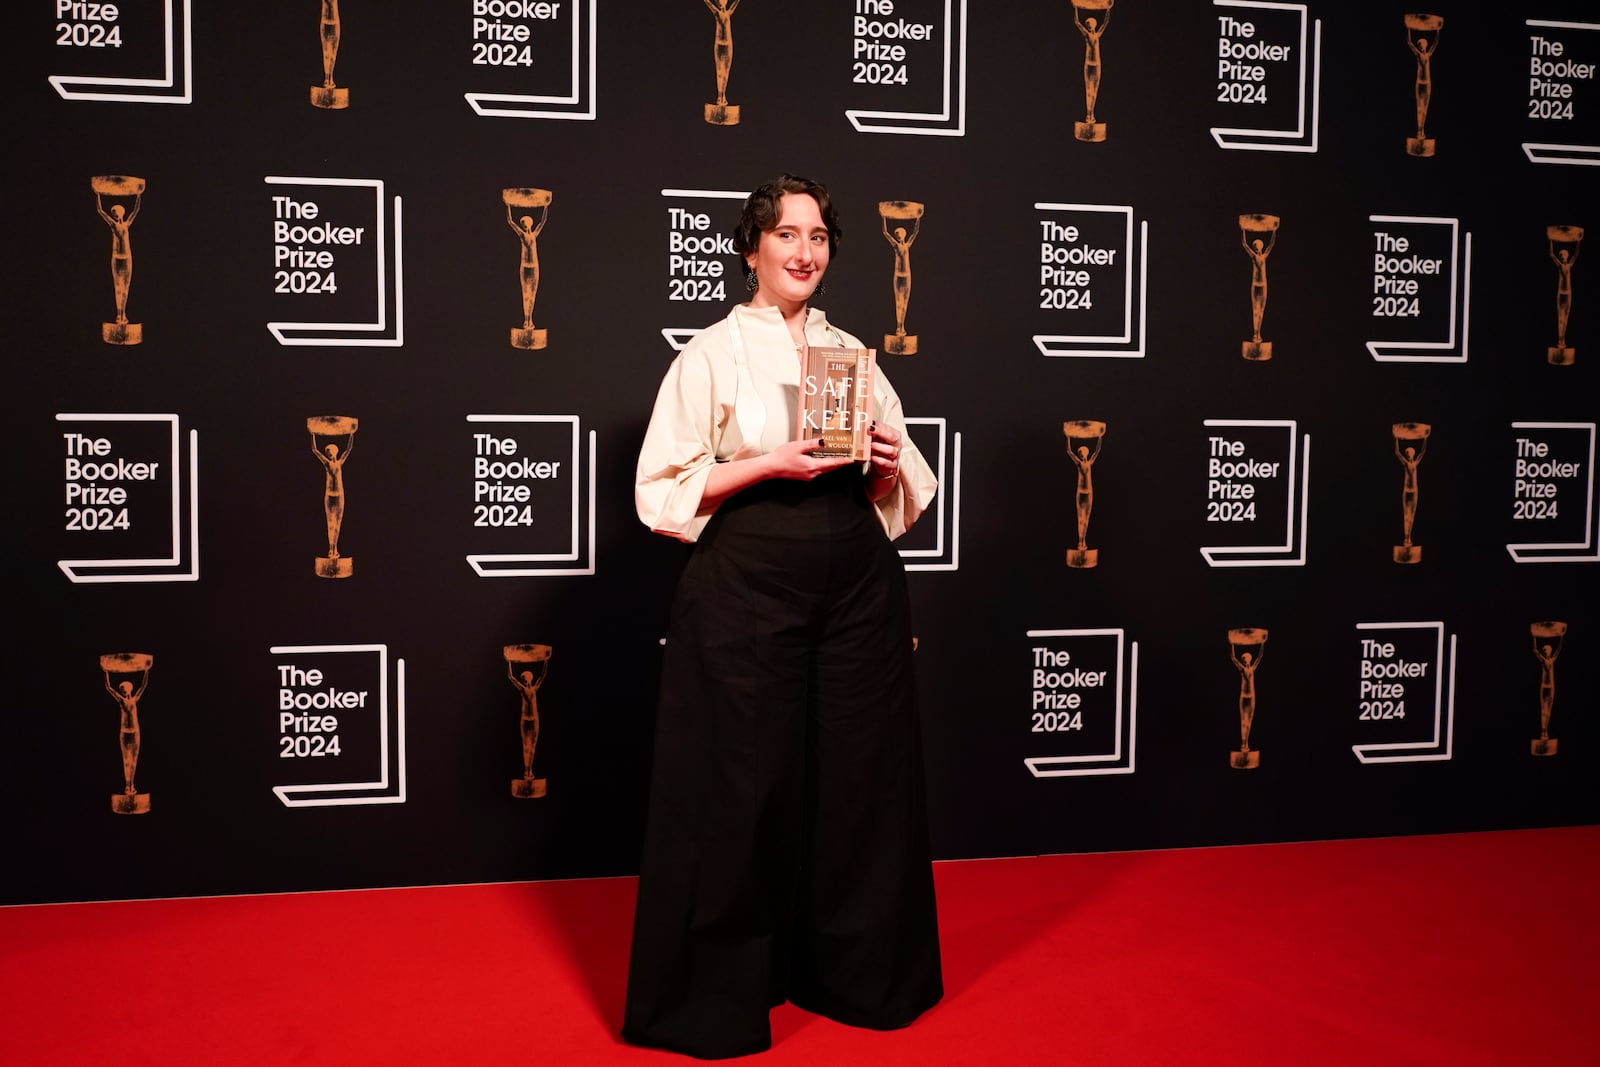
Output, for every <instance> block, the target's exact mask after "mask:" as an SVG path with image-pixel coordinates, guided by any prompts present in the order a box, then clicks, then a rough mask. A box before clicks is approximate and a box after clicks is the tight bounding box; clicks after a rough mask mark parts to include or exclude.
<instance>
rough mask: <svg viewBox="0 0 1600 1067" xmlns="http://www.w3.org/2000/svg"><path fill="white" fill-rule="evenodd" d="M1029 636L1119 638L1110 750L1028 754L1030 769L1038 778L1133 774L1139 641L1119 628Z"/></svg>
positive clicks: (1043, 632)
mask: <svg viewBox="0 0 1600 1067" xmlns="http://www.w3.org/2000/svg"><path fill="white" fill-rule="evenodd" d="M1028 637H1029V638H1039V637H1114V638H1116V641H1117V669H1116V694H1117V695H1116V712H1115V721H1114V723H1113V730H1112V733H1113V737H1114V740H1113V741H1112V745H1111V751H1109V752H1100V753H1093V754H1089V755H1082V756H1029V757H1027V758H1026V759H1024V760H1023V761H1022V762H1023V764H1024V765H1025V766H1026V767H1027V768H1028V772H1029V773H1030V774H1032V775H1033V776H1034V777H1035V778H1081V777H1084V776H1087V775H1108V774H1132V773H1133V771H1134V758H1133V757H1134V749H1135V747H1136V746H1135V741H1136V740H1137V738H1138V734H1139V729H1138V727H1139V642H1137V641H1129V640H1127V634H1126V631H1124V630H1122V629H1120V628H1113V629H1103V630H1029V631H1028ZM1124 694H1126V705H1124ZM1124 707H1126V710H1124ZM1124 753H1126V756H1124Z"/></svg>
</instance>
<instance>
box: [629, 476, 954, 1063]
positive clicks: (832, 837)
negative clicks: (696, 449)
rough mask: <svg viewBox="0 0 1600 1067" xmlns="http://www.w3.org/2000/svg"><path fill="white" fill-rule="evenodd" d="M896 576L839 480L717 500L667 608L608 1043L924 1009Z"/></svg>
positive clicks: (908, 685) (695, 1042)
mask: <svg viewBox="0 0 1600 1067" xmlns="http://www.w3.org/2000/svg"><path fill="white" fill-rule="evenodd" d="M912 650H913V635H912V630H911V619H910V605H909V598H908V595H907V590H906V579H905V569H904V567H903V565H902V564H901V562H900V558H899V555H898V553H897V552H896V551H895V549H894V547H893V545H892V544H891V543H890V541H889V540H888V538H887V536H886V535H885V534H884V532H883V528H882V527H881V526H880V525H879V524H878V521H877V518H876V515H875V514H874V508H873V505H872V504H871V503H870V502H869V501H868V500H867V499H866V496H865V494H864V492H863V483H862V480H861V476H860V474H859V472H858V471H857V470H856V469H855V468H853V467H851V468H845V469H844V470H842V471H837V472H833V473H831V474H828V475H825V476H824V477H822V478H819V479H817V480H815V481H813V482H793V481H772V482H765V483H761V484H760V485H757V486H754V487H751V488H750V489H747V490H745V491H744V492H742V493H739V494H737V495H735V496H733V497H731V498H729V499H728V500H727V501H725V502H724V503H723V504H722V505H721V507H719V508H718V510H717V512H716V513H715V514H714V515H713V516H712V518H711V521H710V522H709V524H708V525H707V527H706V529H705V531H704V532H703V534H702V535H701V537H700V539H699V540H698V541H697V543H696V544H695V547H694V550H693V551H692V553H691V554H690V557H689V561H688V563H687V564H686V566H685V569H684V573H683V576H682V578H681V579H680V581H679V584H678V588H677V590H676V592H675V594H674V597H673V603H672V609H671V618H670V621H669V624H668V628H667V643H666V649H665V656H664V660H663V666H662V677H661V696H660V706H659V711H658V718H657V723H656V732H655V755H654V766H653V770H652V775H651V785H650V801H649V811H648V814H647V817H646V825H645V839H644V848H643V854H642V857H641V861H640V877H639V891H638V906H637V909H636V914H635V919H634V930H633V947H632V957H631V960H630V964H629V972H628V992H627V1005H626V1011H625V1016H624V1020H623V1028H622V1036H623V1038H624V1039H625V1040H627V1041H629V1042H631V1043H633V1044H638V1045H647V1046H653V1047H659V1048H668V1049H673V1050H676V1051H679V1052H684V1053H687V1054H689V1055H692V1056H698V1057H701V1058H707V1059H713V1058H722V1057H729V1056H739V1055H744V1054H747V1053H751V1052H759V1051H761V1050H763V1049H766V1048H769V1047H770V1046H771V1043H772V1035H771V1028H770V1025H769V1023H768V1013H769V1011H770V1009H771V1008H772V1007H773V1006H775V1005H778V1004H782V1003H783V1002H784V1001H786V1000H787V1001H790V1002H793V1003H794V1004H796V1005H798V1006H799V1007H801V1008H804V1009H806V1010H809V1011H812V1012H816V1013H818V1014H821V1015H825V1016H828V1017H829V1018H832V1019H835V1020H837V1021H839V1022H842V1023H846V1024H849V1025H854V1026H864V1027H871V1028H874V1029H895V1028H898V1027H902V1026H905V1025H907V1024H909V1023H910V1022H911V1021H912V1020H914V1019H915V1018H916V1017H917V1016H918V1015H920V1014H921V1013H922V1012H924V1011H926V1010H927V1009H928V1008H929V1007H931V1006H932V1005H933V1004H934V1003H935V1002H937V1001H938V1000H939V998H940V997H941V996H942V995H943V984H942V978H941V973H940V964H939V935H938V922H937V917H936V914H935V909H934V892H933V876H932V869H931V866H930V853H929V843H928V826H927V797H926V793H925V785H924V777H923V767H922V744H921V732H920V726H919V721H918V717H917V715H918V713H917V699H916V686H915V681H914V677H913V664H912Z"/></svg>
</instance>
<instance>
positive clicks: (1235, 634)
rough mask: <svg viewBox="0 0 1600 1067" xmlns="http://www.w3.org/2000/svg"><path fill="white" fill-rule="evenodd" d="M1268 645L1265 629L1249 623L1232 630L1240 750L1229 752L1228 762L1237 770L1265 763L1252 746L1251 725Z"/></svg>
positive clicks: (1231, 644)
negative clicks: (1258, 668) (1237, 670)
mask: <svg viewBox="0 0 1600 1067" xmlns="http://www.w3.org/2000/svg"><path fill="white" fill-rule="evenodd" d="M1266 645H1267V631H1265V630H1262V629H1257V628H1256V627H1253V626H1247V627H1243V628H1241V629H1237V630H1229V631H1228V654H1229V656H1230V657H1231V658H1232V659H1233V665H1234V666H1235V667H1237V668H1239V751H1237V752H1230V753H1228V766H1230V767H1232V768H1234V769H1235V770H1241V771H1243V770H1253V769H1255V768H1256V767H1259V766H1261V753H1260V752H1258V751H1257V750H1255V749H1253V748H1251V747H1250V727H1251V725H1252V724H1253V723H1254V722H1255V719H1256V668H1257V667H1260V666H1261V655H1262V653H1263V652H1265V651H1266Z"/></svg>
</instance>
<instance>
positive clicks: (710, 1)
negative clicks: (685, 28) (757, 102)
mask: <svg viewBox="0 0 1600 1067" xmlns="http://www.w3.org/2000/svg"><path fill="white" fill-rule="evenodd" d="M700 2H701V3H703V4H705V5H706V10H707V11H709V12H711V17H712V18H714V19H716V20H717V31H716V36H715V37H714V38H713V39H712V44H711V56H712V59H713V61H714V62H715V63H716V67H717V102H716V103H714V104H707V105H706V121H707V122H709V123H711V125H713V126H737V125H739V105H738V104H730V103H728V74H729V73H730V72H731V71H732V70H733V13H734V12H735V11H737V10H739V3H740V0H700Z"/></svg>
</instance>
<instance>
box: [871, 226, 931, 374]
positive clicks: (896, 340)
mask: <svg viewBox="0 0 1600 1067" xmlns="http://www.w3.org/2000/svg"><path fill="white" fill-rule="evenodd" d="M922 208H923V206H922V205H921V204H918V203H916V202H915V201H911V200H881V201H879V202H878V217H879V218H880V219H881V220H882V222H883V239H884V240H886V241H888V242H889V247H890V248H893V249H894V333H886V334H884V335H883V350H884V351H885V352H888V353H890V354H892V355H896V356H914V355H916V354H917V335H916V334H914V333H906V308H907V307H908V306H909V305H910V303H911V245H912V243H913V242H915V241H916V239H917V233H918V232H919V231H920V230H921V229H922ZM890 219H894V220H895V221H896V222H897V223H901V225H898V226H896V227H895V228H894V232H893V233H891V232H890V231H889V220H890ZM906 222H910V223H911V233H910V234H909V235H907V233H906V228H905V226H904V223H906Z"/></svg>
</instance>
